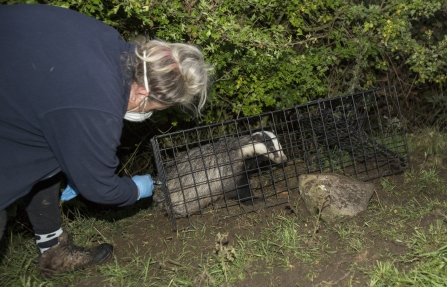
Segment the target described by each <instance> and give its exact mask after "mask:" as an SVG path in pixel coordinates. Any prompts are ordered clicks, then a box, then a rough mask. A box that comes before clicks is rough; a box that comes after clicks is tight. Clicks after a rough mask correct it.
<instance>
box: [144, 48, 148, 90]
mask: <svg viewBox="0 0 447 287" xmlns="http://www.w3.org/2000/svg"><path fill="white" fill-rule="evenodd" d="M143 57H144V58H146V50H145V51H144V52H143ZM143 61H144V87H145V88H146V91H147V92H148V93H149V84H148V82H147V68H146V60H143Z"/></svg>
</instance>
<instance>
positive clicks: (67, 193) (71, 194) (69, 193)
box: [61, 184, 79, 201]
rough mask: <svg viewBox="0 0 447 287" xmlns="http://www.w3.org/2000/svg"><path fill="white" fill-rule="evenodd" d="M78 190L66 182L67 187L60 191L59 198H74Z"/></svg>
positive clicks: (67, 199)
mask: <svg viewBox="0 0 447 287" xmlns="http://www.w3.org/2000/svg"><path fill="white" fill-rule="evenodd" d="M78 194H79V192H77V191H76V190H74V189H73V187H71V186H70V185H69V184H67V188H65V190H64V191H63V192H62V195H61V200H63V201H69V200H70V199H73V198H75V197H76V196H77V195H78Z"/></svg>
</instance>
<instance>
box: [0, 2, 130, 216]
mask: <svg viewBox="0 0 447 287" xmlns="http://www.w3.org/2000/svg"><path fill="white" fill-rule="evenodd" d="M133 54H134V46H133V45H131V44H129V43H126V42H125V41H124V40H122V38H121V36H120V34H119V33H118V32H117V31H116V30H114V29H113V28H111V27H109V26H108V25H106V24H104V23H102V22H101V21H98V20H96V19H94V18H90V17H88V16H85V15H83V14H80V13H78V12H75V11H71V10H68V9H64V8H58V7H52V6H46V5H12V6H8V5H1V6H0V185H1V187H0V211H1V210H3V209H4V208H6V207H7V206H8V205H9V204H11V203H12V202H13V201H15V200H16V199H18V198H19V197H22V196H24V195H25V194H27V193H28V192H29V191H30V190H31V188H32V186H33V185H34V184H35V183H36V182H38V181H40V180H42V179H45V178H48V177H50V176H52V175H54V174H55V173H57V172H59V171H62V172H63V173H64V174H65V175H66V176H67V177H68V179H69V180H70V181H71V182H72V183H73V185H74V187H75V188H76V189H77V190H78V191H79V192H80V193H81V194H82V195H83V196H84V197H85V198H87V199H88V200H91V201H94V202H97V203H102V204H113V205H120V206H125V205H130V204H133V203H134V202H135V201H136V200H137V196H138V190H137V187H136V185H135V184H134V182H133V181H132V180H131V179H130V178H128V177H118V176H117V175H116V174H115V172H116V168H117V166H118V158H117V156H116V149H117V147H118V146H119V145H120V136H121V131H122V127H123V116H124V114H125V111H126V108H127V104H128V98H129V92H130V79H129V77H126V75H128V74H130V72H126V69H124V65H123V57H126V55H133Z"/></svg>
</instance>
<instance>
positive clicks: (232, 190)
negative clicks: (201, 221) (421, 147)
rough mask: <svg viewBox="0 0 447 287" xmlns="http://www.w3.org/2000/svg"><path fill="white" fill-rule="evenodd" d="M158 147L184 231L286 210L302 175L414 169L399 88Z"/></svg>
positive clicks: (160, 141) (171, 137) (177, 223)
mask: <svg viewBox="0 0 447 287" xmlns="http://www.w3.org/2000/svg"><path fill="white" fill-rule="evenodd" d="M261 135H262V136H261ZM272 137H276V140H277V141H278V142H279V145H276V146H275V145H274V143H275V140H272ZM151 144H152V147H153V150H154V155H155V161H156V164H157V169H158V178H159V180H160V181H162V182H163V183H164V184H163V185H162V187H161V188H162V190H163V193H164V200H165V202H166V207H167V209H168V212H169V214H170V219H171V221H172V223H173V225H174V227H175V228H177V229H183V228H187V227H189V226H191V224H192V223H193V220H194V217H195V216H196V215H204V214H205V213H212V216H215V218H217V219H223V218H226V217H228V216H234V215H239V214H242V213H247V212H250V211H255V210H258V209H260V208H265V207H269V206H274V205H278V204H282V203H285V202H287V201H288V199H289V192H292V191H296V192H298V191H297V189H298V176H299V175H300V174H307V173H322V172H330V173H337V174H343V175H346V176H350V177H352V178H355V179H358V180H363V181H366V180H371V179H374V178H377V177H381V176H386V175H391V174H395V173H399V172H402V171H404V170H406V169H408V168H409V167H410V163H409V160H410V158H409V153H408V148H407V143H406V134H405V129H404V125H403V121H402V118H401V113H400V108H399V103H398V99H397V95H396V90H395V88H394V87H393V86H391V87H385V88H379V89H374V90H369V91H365V92H361V93H357V94H353V95H347V96H342V97H337V98H332V99H325V100H318V101H313V102H309V103H307V104H304V105H300V106H295V107H292V108H288V109H284V110H280V111H275V112H269V113H264V114H260V115H257V116H252V117H244V118H240V119H237V120H233V121H228V122H224V123H219V124H213V125H207V126H201V127H197V128H194V129H189V130H183V131H180V132H175V133H170V134H164V135H161V136H157V137H154V138H153V139H152V140H151ZM262 147H265V148H266V149H264V150H262V149H261V148H262ZM250 150H251V151H256V152H255V153H254V154H253V155H249V153H247V152H246V151H250ZM281 152H282V153H283V156H282V157H281V156H279V157H278V155H281ZM243 154H245V156H243ZM269 158H270V159H269Z"/></svg>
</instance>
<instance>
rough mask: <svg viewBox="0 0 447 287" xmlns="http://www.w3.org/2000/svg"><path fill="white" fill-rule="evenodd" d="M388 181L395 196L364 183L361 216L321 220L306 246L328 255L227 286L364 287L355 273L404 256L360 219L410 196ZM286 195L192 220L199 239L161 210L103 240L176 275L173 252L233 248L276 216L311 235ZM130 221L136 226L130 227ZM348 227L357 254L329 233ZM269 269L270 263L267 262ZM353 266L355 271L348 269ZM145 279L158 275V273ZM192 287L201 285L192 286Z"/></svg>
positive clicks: (91, 282)
mask: <svg viewBox="0 0 447 287" xmlns="http://www.w3.org/2000/svg"><path fill="white" fill-rule="evenodd" d="M412 160H413V162H412V163H413V166H414V167H415V168H417V166H419V165H420V164H421V162H422V157H418V156H416V155H413V157H412ZM439 170H440V174H439V177H440V178H447V172H446V170H444V169H441V168H440V169H439ZM389 178H392V180H393V181H394V183H395V185H396V186H397V188H396V192H392V193H390V192H386V191H383V189H382V187H381V184H380V179H375V180H373V181H370V182H372V183H373V184H374V185H375V187H376V193H375V195H373V197H372V199H371V201H370V205H369V207H368V210H367V211H366V212H364V213H362V214H360V215H358V216H356V217H353V218H348V219H344V220H343V221H340V222H338V223H335V225H334V223H331V224H326V223H324V222H321V224H320V225H319V228H318V233H315V237H314V238H315V240H311V241H310V242H309V247H312V245H315V246H318V245H320V244H326V245H327V246H326V247H325V250H330V251H331V252H326V253H324V254H320V255H321V256H319V257H318V260H315V261H314V262H310V263H303V262H302V260H298V259H295V260H293V261H291V262H290V265H289V268H284V267H266V265H265V263H263V262H261V261H260V262H257V263H255V264H252V265H250V266H247V267H246V268H244V270H243V273H244V276H243V279H241V280H237V281H236V282H232V283H231V284H230V285H228V286H240V287H242V286H258V287H261V286H301V287H307V286H309V287H310V286H369V283H370V278H369V277H368V276H367V275H365V273H364V272H361V271H359V270H368V269H369V268H371V266H373V265H375V264H376V261H377V260H387V259H388V260H389V259H390V258H384V256H387V254H388V256H389V254H392V256H393V257H395V258H398V257H400V256H402V255H404V254H405V253H407V252H408V249H407V247H406V246H405V244H404V243H399V242H395V241H390V240H387V239H386V238H384V236H378V230H377V229H374V228H368V227H367V226H366V225H365V220H367V219H368V217H371V216H373V215H374V213H375V212H376V210H377V209H378V206H379V205H381V204H382V205H383V204H388V205H392V204H402V201H403V200H404V201H405V200H410V198H405V196H402V194H400V193H401V192H403V191H402V190H400V189H399V188H398V187H399V186H402V185H403V174H399V175H394V176H390V177H389ZM289 196H290V198H289V202H288V203H284V204H280V205H278V206H274V207H270V208H265V209H261V210H258V211H255V212H252V213H248V214H243V215H240V216H233V217H230V218H227V219H225V220H220V221H216V220H213V216H212V215H211V214H209V215H204V216H203V217H198V219H196V221H195V227H196V229H198V230H205V231H203V232H198V234H199V237H200V238H196V237H194V236H192V237H188V232H187V231H180V232H176V231H175V229H174V228H173V225H172V224H171V221H170V219H169V217H168V216H167V214H165V213H163V212H162V211H154V212H153V213H151V214H150V215H147V214H137V215H135V216H133V217H132V222H133V224H131V225H129V226H127V227H126V226H125V224H121V226H122V227H121V228H120V229H119V230H118V231H115V232H113V234H110V235H108V236H113V241H114V246H115V255H116V258H117V261H118V264H121V263H122V264H125V263H126V262H129V261H130V260H131V258H129V250H132V251H133V250H137V249H138V250H140V253H141V252H143V253H144V256H143V258H146V260H147V258H149V256H151V257H153V258H155V257H156V254H158V256H159V254H160V253H162V254H164V256H163V258H164V259H163V260H160V261H159V262H155V263H154V264H157V265H158V267H159V270H162V271H166V270H168V271H170V270H172V271H178V270H181V268H182V263H181V259H179V254H180V253H179V252H186V253H185V254H186V256H188V254H190V255H191V254H194V256H195V257H194V258H204V257H206V256H207V254H208V255H209V254H213V253H215V246H216V245H215V244H216V241H215V237H216V234H217V233H218V232H219V233H228V234H229V237H228V241H227V242H225V244H226V245H227V246H234V247H236V248H237V247H238V244H237V242H236V240H237V238H244V236H246V235H247V236H250V235H251V236H252V237H253V235H257V234H259V230H260V229H262V228H264V227H267V226H268V225H269V224H271V221H269V220H265V219H271V218H274V217H275V216H278V215H281V216H284V217H298V218H300V220H301V222H303V223H309V224H300V229H301V230H299V232H301V233H308V234H309V233H312V232H315V229H314V226H312V224H310V222H313V221H314V220H315V219H314V218H315V216H314V215H312V214H310V213H309V212H308V211H307V210H306V208H305V206H304V203H303V201H302V200H301V199H300V197H299V195H298V193H297V192H291V193H290V195H289ZM415 196H416V197H418V196H420V197H421V198H422V197H427V196H431V197H434V198H439V200H446V199H447V198H446V196H445V195H433V194H424V193H421V194H420V195H415ZM373 218H375V217H373ZM440 218H442V212H440V211H436V210H435V211H433V213H432V214H430V215H429V216H426V217H425V218H420V223H418V224H416V225H418V226H420V227H422V228H428V226H429V225H430V224H432V223H433V222H434V221H435V220H436V219H440ZM375 219H376V220H379V222H375V223H378V224H379V225H381V224H383V226H387V222H386V221H387V219H384V220H383V222H380V219H377V218H375ZM123 220H126V219H123ZM134 222H139V223H138V224H135V223H134ZM348 223H349V224H351V225H353V226H357V227H358V228H359V229H361V231H362V235H361V237H360V239H361V240H362V242H364V244H365V246H366V248H365V249H364V250H362V251H361V252H355V251H352V250H347V249H346V245H345V244H344V243H343V242H342V241H341V240H340V236H339V235H338V234H337V233H336V232H334V228H335V227H336V226H337V224H341V225H343V224H348ZM413 231H414V230H413V227H412V226H408V230H407V232H408V235H410V234H411V233H412V232H413ZM194 234H197V233H194ZM196 236H197V235H196ZM319 238H326V240H321V241H320V240H319ZM129 239H131V240H129ZM143 260H144V259H143ZM179 262H180V263H179ZM188 264H189V265H188V268H190V267H193V268H195V269H197V268H198V265H199V264H200V260H197V262H193V263H188ZM269 266H275V264H269ZM354 266H355V268H353V267H354ZM161 274H162V273H161ZM150 275H151V276H158V277H160V274H150ZM104 280H105V278H102V277H92V278H88V279H86V280H84V281H81V282H79V284H78V285H76V286H78V287H81V286H109V285H108V284H107V283H105V282H104ZM199 281H200V280H199ZM172 286H175V285H172ZM197 286H205V285H202V284H200V283H198V285H197Z"/></svg>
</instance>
